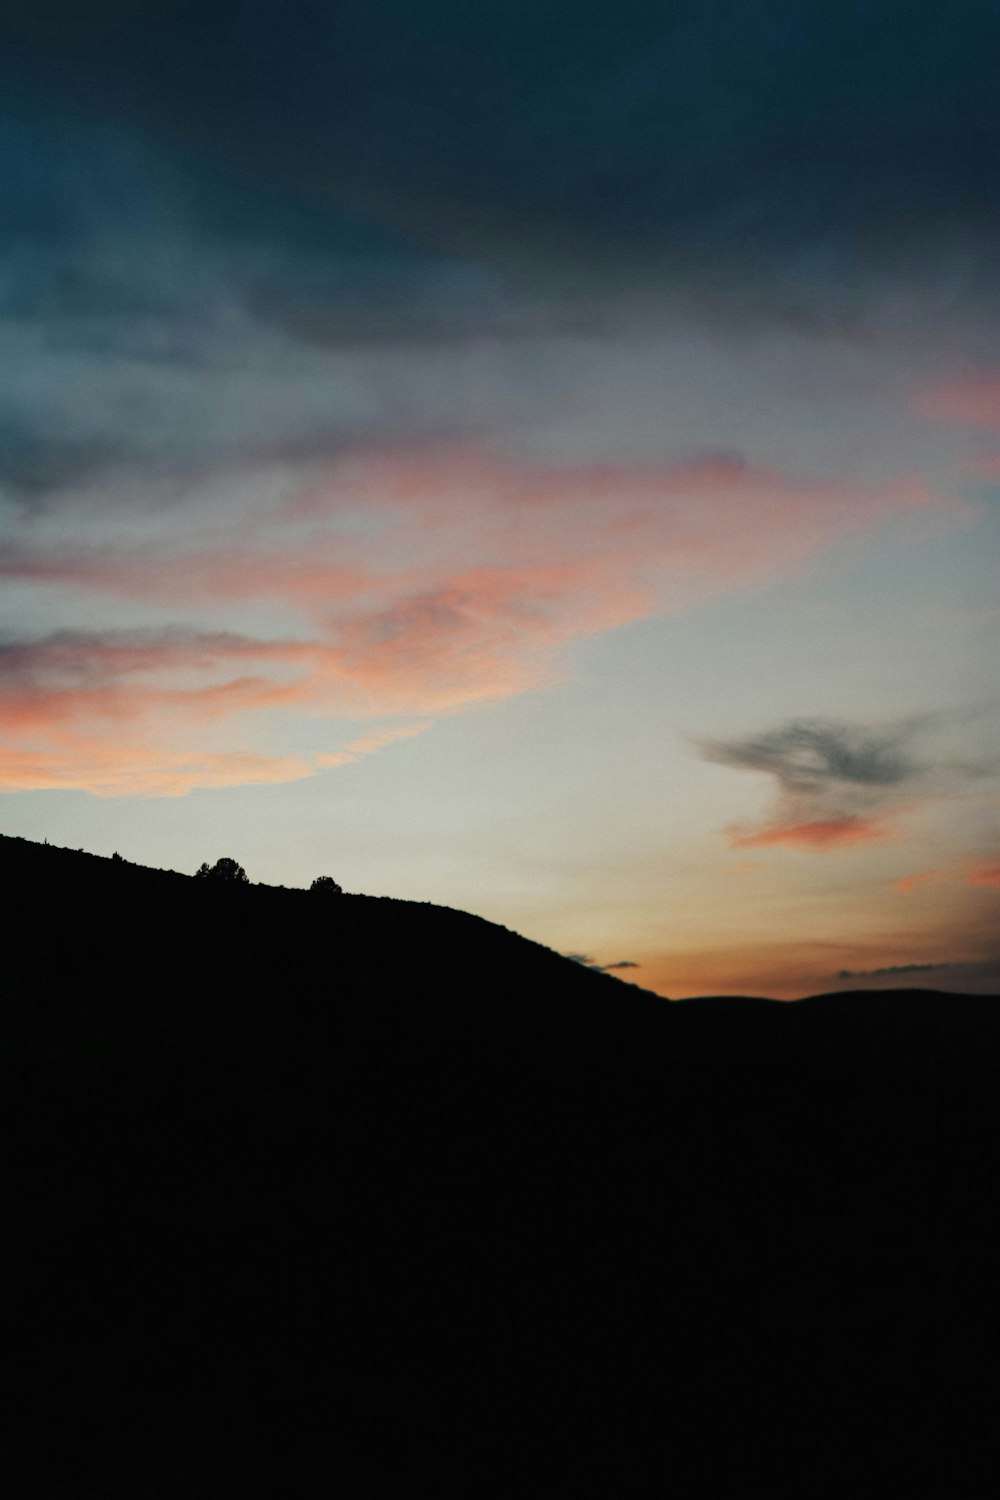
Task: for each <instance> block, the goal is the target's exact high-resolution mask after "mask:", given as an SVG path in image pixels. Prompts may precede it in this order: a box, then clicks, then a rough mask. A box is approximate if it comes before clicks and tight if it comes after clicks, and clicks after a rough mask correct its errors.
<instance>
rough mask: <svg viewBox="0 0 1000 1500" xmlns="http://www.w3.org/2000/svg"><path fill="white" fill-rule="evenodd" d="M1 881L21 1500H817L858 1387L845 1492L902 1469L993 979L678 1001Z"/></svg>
mask: <svg viewBox="0 0 1000 1500" xmlns="http://www.w3.org/2000/svg"><path fill="white" fill-rule="evenodd" d="M0 880H2V889H3V915H4V919H5V923H4V925H5V933H6V936H5V943H4V959H3V978H2V986H0V988H2V996H0V1088H2V1106H3V1112H4V1118H5V1127H6V1128H5V1149H4V1172H5V1178H6V1181H5V1185H4V1191H3V1195H2V1207H3V1224H4V1237H5V1242H6V1245H7V1246H8V1247H9V1249H10V1250H11V1252H12V1258H11V1262H10V1264H11V1266H12V1268H13V1269H12V1270H11V1271H10V1272H8V1276H7V1279H6V1282H5V1287H6V1291H5V1294H4V1299H3V1301H4V1330H3V1354H2V1356H0V1362H2V1364H3V1366H4V1373H5V1376H6V1380H7V1387H8V1391H7V1395H6V1397H5V1410H6V1419H5V1423H4V1435H3V1440H2V1441H3V1444H4V1449H3V1458H4V1462H5V1464H6V1467H7V1469H9V1471H10V1472H11V1473H12V1474H13V1473H17V1475H18V1476H19V1477H18V1479H17V1481H16V1485H15V1488H14V1489H13V1491H11V1493H14V1494H15V1495H16V1496H18V1497H21V1496H23V1497H36V1496H37V1497H38V1500H42V1497H53V1500H55V1497H77V1496H79V1497H84V1496H87V1497H111V1496H121V1497H128V1500H144V1497H149V1500H154V1497H157V1500H159V1497H162V1500H168V1497H169V1500H184V1497H192V1500H196V1497H202V1500H244V1497H247V1496H253V1495H261V1496H271V1495H273V1496H276V1497H277V1496H282V1497H283V1496H286V1495H287V1496H290V1497H297V1496H299V1495H301V1496H312V1495H319V1494H321V1493H326V1492H328V1491H330V1490H334V1489H339V1490H342V1491H343V1492H344V1493H346V1494H349V1495H353V1494H380V1493H385V1492H386V1490H387V1489H389V1490H395V1489H399V1488H400V1487H402V1488H403V1489H404V1490H405V1491H406V1492H407V1493H409V1492H411V1491H421V1490H424V1489H433V1490H434V1491H435V1492H436V1493H439V1494H440V1493H445V1494H451V1493H455V1494H459V1493H461V1494H463V1495H467V1494H470V1493H471V1494H483V1493H497V1492H500V1493H517V1494H545V1495H553V1494H555V1495H562V1494H577V1493H580V1494H583V1493H584V1492H587V1493H590V1492H596V1493H608V1494H615V1495H621V1494H640V1493H642V1494H645V1493H655V1492H656V1491H657V1490H658V1489H660V1488H662V1487H664V1486H665V1485H667V1484H668V1483H670V1484H676V1485H677V1486H678V1492H679V1493H681V1494H682V1495H687V1494H695V1493H697V1494H700V1493H706V1494H707V1493H712V1492H713V1491H714V1492H715V1493H719V1492H720V1489H719V1487H720V1486H724V1485H726V1484H729V1485H731V1484H732V1483H733V1482H734V1479H733V1474H732V1471H731V1465H732V1464H733V1463H734V1462H736V1461H738V1465H739V1470H740V1476H741V1477H740V1480H739V1484H740V1487H741V1489H742V1488H749V1487H753V1486H755V1485H757V1484H764V1483H765V1482H766V1483H768V1484H771V1485H772V1486H773V1484H774V1483H775V1482H776V1476H778V1473H779V1469H780V1471H781V1474H782V1475H785V1476H786V1477H787V1476H789V1475H791V1476H792V1477H793V1478H794V1476H796V1475H798V1476H799V1478H800V1480H801V1485H802V1488H801V1489H800V1491H799V1492H800V1493H811V1492H813V1488H814V1480H815V1474H816V1472H817V1468H818V1467H822V1468H823V1470H824V1472H825V1473H828V1474H832V1473H834V1472H838V1473H839V1472H840V1469H839V1468H838V1465H843V1464H844V1462H845V1461H846V1459H850V1455H851V1454H852V1453H856V1452H857V1451H858V1444H860V1443H862V1442H867V1440H868V1438H869V1437H870V1436H871V1434H870V1432H869V1431H868V1427H867V1426H866V1424H869V1423H870V1421H871V1417H872V1412H873V1411H877V1412H878V1413H879V1421H880V1423H881V1427H880V1432H881V1436H880V1439H879V1455H880V1456H879V1457H878V1459H877V1461H876V1467H875V1468H874V1469H872V1468H871V1462H872V1461H871V1460H869V1464H868V1468H867V1470H866V1472H867V1474H868V1477H869V1478H871V1477H872V1475H873V1474H874V1475H875V1477H876V1478H877V1479H878V1480H879V1482H880V1483H881V1482H885V1483H889V1482H890V1480H892V1482H893V1483H896V1482H899V1481H900V1477H901V1475H902V1474H903V1471H904V1466H905V1464H906V1463H907V1462H909V1461H910V1460H911V1459H912V1458H913V1457H914V1455H916V1456H917V1457H918V1458H919V1451H920V1450H919V1441H918V1442H917V1446H916V1448H914V1447H913V1439H912V1427H913V1422H914V1420H916V1417H915V1413H916V1407H915V1405H914V1403H915V1402H916V1400H917V1399H918V1398H917V1397H916V1396H915V1395H913V1392H915V1391H917V1390H924V1391H927V1390H934V1389H937V1386H938V1383H939V1381H940V1371H941V1368H942V1366H941V1365H940V1363H939V1361H940V1359H941V1358H942V1357H944V1356H943V1355H942V1354H941V1349H942V1348H950V1350H951V1355H950V1358H951V1366H950V1368H951V1369H952V1370H953V1371H954V1370H955V1368H956V1358H957V1360H958V1366H959V1367H961V1364H962V1361H963V1360H964V1359H966V1357H967V1356H966V1354H965V1353H964V1352H963V1350H964V1349H965V1345H964V1344H963V1343H962V1340H963V1339H964V1338H965V1337H966V1336H968V1338H969V1339H970V1340H972V1342H974V1341H975V1337H976V1326H977V1323H976V1318H977V1314H976V1306H977V1299H979V1298H981V1296H982V1294H983V1291H984V1288H985V1286H986V1284H987V1282H988V1281H989V1279H990V1278H991V1277H992V1274H993V1264H994V1262H995V1257H996V1250H997V1248H998V1247H997V1243H996V1233H995V1229H994V1227H993V1217H994V1216H993V1213H992V1202H991V1197H992V1191H993V1183H994V1181H995V1176H996V1171H997V1167H998V1165H1000V1162H998V1155H1000V1153H998V1148H997V1146H996V1144H995V1142H996V1139H997V1137H998V1136H1000V1131H998V1130H997V1128H996V1127H997V1125H998V1123H1000V1122H998V1120H997V1114H998V1110H997V1102H996V1100H997V1082H998V1077H997V1074H998V1069H1000V1005H998V1004H997V999H996V998H995V997H984V996H963V995H945V994H939V993H934V992H927V991H919V990H913V991H909V990H899V991H888V992H880V993H875V992H872V993H862V992H853V993H850V994H839V995H831V996H820V997H816V998H814V999H811V1000H804V1001H799V1002H795V1003H793V1004H787V1003H786V1004H781V1003H776V1002H773V1001H767V1000H753V999H742V998H727V999H722V998H716V999H712V1000H708V999H706V1000H701V1001H686V1002H684V1003H681V1004H674V1003H670V1002H668V1001H665V1000H663V999H662V998H660V997H658V996H656V995H652V994H650V993H649V992H647V991H644V990H642V989H639V988H638V987H636V986H633V985H629V984H623V983H622V982H621V981H619V980H616V979H613V978H610V977H609V976H607V975H604V974H601V973H597V972H595V971H593V970H590V969H588V968H586V967H584V966H582V965H580V964H576V963H573V962H571V961H569V960H567V959H564V958H561V957H559V956H558V955H557V954H555V953H552V952H550V951H549V950H547V949H545V948H542V947H540V946H539V945H538V944H535V943H531V942H528V941H527V940H525V939H523V938H521V937H519V936H517V935H516V934H514V933H511V932H508V931H507V930H505V929H504V928H501V927H498V926H495V925H494V924H491V923H488V922H485V921H483V920H481V919H479V918H476V917H472V916H469V915H467V914H466V913H463V912H458V911H451V910H447V909H444V908H439V907H434V906H427V905H420V904H417V903H411V902H404V901H394V900H388V899H382V898H373V897H366V896H352V895H340V894H334V895H331V894H328V893H319V892H305V891H290V890H284V889H281V888H269V887H260V886H251V885H241V886H227V885H225V884H224V883H221V882H217V881H212V880H204V879H195V878H192V877H190V876H183V875H177V874H173V873H169V872H164V871H157V870H148V869H144V868H140V867H137V866H134V865H131V864H129V863H127V862H126V861H123V860H118V859H114V860H109V859H100V858H97V857H95V856H92V855H87V854H83V853H78V852H74V851H69V850H63V849H58V848H54V847H49V846H42V845H37V844H32V843H28V842H25V841H23V840H19V839H10V838H0ZM915 1323H916V1324H918V1325H919V1329H920V1338H919V1340H918V1345H919V1348H918V1352H917V1354H916V1355H911V1354H909V1353H907V1354H906V1356H905V1357H904V1354H903V1346H904V1341H905V1340H906V1339H907V1337H908V1335H909V1333H910V1332H911V1331H912V1329H913V1327H914V1324H915ZM942 1341H943V1343H942ZM969 1347H970V1348H971V1344H970V1346H969ZM956 1351H957V1352H956ZM845 1359H846V1360H853V1362H854V1366H855V1368H854V1370H853V1374H852V1375H851V1377H850V1379H849V1380H848V1381H847V1383H846V1384H845V1383H844V1382H843V1381H841V1380H840V1379H839V1378H836V1371H837V1370H838V1369H839V1368H840V1366H841V1364H842V1363H843V1361H844V1360H845ZM879 1393H881V1395H880V1394H879ZM987 1394H988V1391H987ZM862 1397H865V1399H862ZM879 1402H880V1403H881V1404H878V1403H879ZM970 1412H971V1413H972V1415H971V1417H969V1413H970ZM967 1417H969V1420H973V1421H974V1420H975V1411H974V1408H973V1407H971V1406H967ZM904 1418H905V1421H904ZM917 1425H918V1427H919V1422H918V1423H917ZM908 1433H909V1434H910V1436H909V1437H908V1436H907V1434H908ZM908 1443H909V1447H908V1446H907V1444H908ZM845 1456H846V1458H845ZM650 1464H652V1465H653V1466H654V1479H653V1485H652V1489H651V1490H647V1489H645V1488H643V1487H641V1486H640V1484H639V1481H638V1478H637V1477H635V1478H633V1472H634V1473H635V1475H636V1476H637V1475H638V1473H639V1472H640V1469H646V1468H648V1466H649V1465H650ZM657 1466H658V1467H657ZM851 1472H852V1470H851V1467H850V1463H847V1467H846V1468H844V1469H843V1475H844V1481H845V1482H847V1481H848V1480H849V1478H850V1473H851ZM691 1476H695V1478H693V1479H692V1477H691ZM810 1476H812V1478H810Z"/></svg>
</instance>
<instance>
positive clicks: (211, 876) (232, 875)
mask: <svg viewBox="0 0 1000 1500" xmlns="http://www.w3.org/2000/svg"><path fill="white" fill-rule="evenodd" d="M198 876H199V878H202V879H208V880H224V881H225V882H226V883H227V884H228V885H249V884H250V882H249V880H248V879H247V872H246V870H244V868H243V866H242V865H238V864H237V863H236V861H235V859H217V860H216V861H215V864H214V865H208V864H203V865H201V866H199V869H198Z"/></svg>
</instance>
